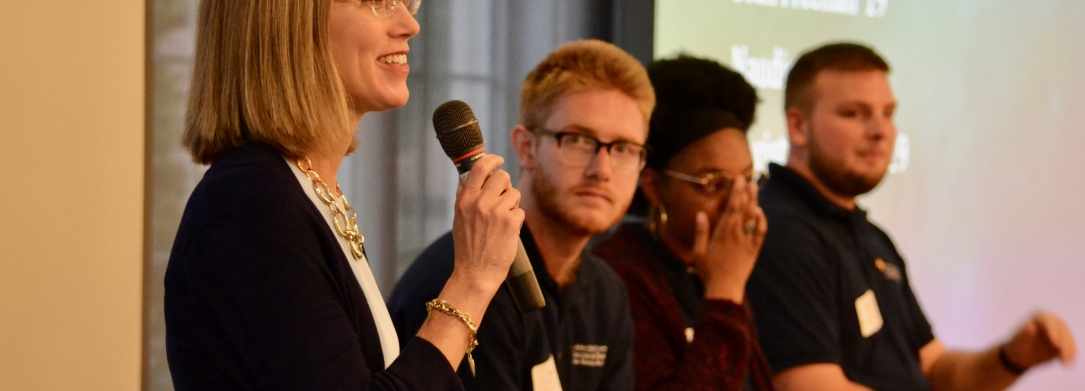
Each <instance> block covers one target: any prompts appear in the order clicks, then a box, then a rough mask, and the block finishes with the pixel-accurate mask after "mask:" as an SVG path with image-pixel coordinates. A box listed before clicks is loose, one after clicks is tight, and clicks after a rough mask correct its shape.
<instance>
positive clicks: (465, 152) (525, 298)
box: [433, 100, 546, 314]
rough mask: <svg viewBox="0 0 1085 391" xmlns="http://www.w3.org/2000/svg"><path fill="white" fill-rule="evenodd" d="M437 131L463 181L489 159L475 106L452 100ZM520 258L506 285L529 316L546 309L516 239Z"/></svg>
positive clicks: (436, 118) (437, 118) (438, 113)
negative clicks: (476, 166)
mask: <svg viewBox="0 0 1085 391" xmlns="http://www.w3.org/2000/svg"><path fill="white" fill-rule="evenodd" d="M433 129H435V130H436V131H437V140H438V141H440V142H441V149H444V151H445V154H446V155H448V157H449V158H451V159H452V163H453V164H455V165H456V170H457V171H458V172H459V173H460V182H463V181H464V180H466V179H467V173H469V172H471V167H472V166H474V165H475V161H476V160H478V159H481V158H482V157H483V156H486V147H485V146H484V145H483V144H482V128H480V127H479V125H478V119H476V118H475V113H474V112H472V111H471V106H468V105H467V103H464V102H463V101H460V100H450V101H448V102H445V103H443V104H441V105H440V106H438V107H437V110H434V111H433ZM516 243H517V245H518V247H517V248H516V258H515V259H513V261H512V267H511V268H509V276H508V278H506V279H505V285H507V286H508V287H509V291H511V292H512V298H513V300H514V301H515V302H516V307H518V308H520V312H522V313H525V314H526V313H528V312H532V311H535V310H538V309H540V308H542V307H544V306H546V299H545V298H543V295H542V289H540V288H539V280H537V279H536V278H535V270H534V269H532V268H531V261H529V260H528V259H527V252H526V251H524V243H523V241H521V240H520V239H519V238H517V239H516Z"/></svg>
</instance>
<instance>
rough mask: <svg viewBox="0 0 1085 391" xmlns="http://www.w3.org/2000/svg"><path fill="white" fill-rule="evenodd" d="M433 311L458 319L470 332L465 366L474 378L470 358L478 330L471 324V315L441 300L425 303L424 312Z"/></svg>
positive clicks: (476, 341) (473, 366)
mask: <svg viewBox="0 0 1085 391" xmlns="http://www.w3.org/2000/svg"><path fill="white" fill-rule="evenodd" d="M433 310H438V311H441V312H444V313H446V314H449V315H452V316H455V317H457V318H460V320H462V321H463V323H465V324H467V328H468V329H470V330H471V342H470V343H468V344H467V364H468V365H469V366H470V367H471V376H475V358H474V357H471V351H473V350H475V347H476V346H478V328H477V327H475V324H474V323H473V322H471V315H470V314H468V313H466V312H463V311H460V310H457V309H455V308H453V307H452V305H451V304H448V302H447V301H444V300H441V299H433V300H430V301H429V302H428V303H426V311H433Z"/></svg>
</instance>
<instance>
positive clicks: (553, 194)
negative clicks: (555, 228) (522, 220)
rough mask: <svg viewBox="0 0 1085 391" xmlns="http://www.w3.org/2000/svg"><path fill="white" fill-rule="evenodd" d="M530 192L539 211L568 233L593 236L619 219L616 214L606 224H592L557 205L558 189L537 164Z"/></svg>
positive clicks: (605, 229) (619, 215)
mask: <svg viewBox="0 0 1085 391" xmlns="http://www.w3.org/2000/svg"><path fill="white" fill-rule="evenodd" d="M531 194H532V196H533V197H535V203H536V205H538V207H539V213H542V215H543V216H546V218H548V219H550V220H553V221H555V222H557V223H558V224H561V226H562V227H563V228H565V230H566V231H568V232H569V233H572V234H574V235H577V236H595V235H599V234H601V233H604V232H606V231H607V230H608V229H610V227H611V226H612V225H614V224H616V223H618V220H620V219H621V214H618V216H616V217H615V218H614V220H613V221H610V222H609V223H608V224H606V225H602V226H600V225H599V224H592V222H590V221H588V220H586V219H584V218H583V217H581V216H577V215H576V214H575V213H572V212H570V211H569V210H567V209H565V208H563V207H562V205H559V204H558V202H557V198H558V194H559V190H558V189H557V188H556V187H555V186H554V183H553V181H551V180H550V176H549V175H548V173H547V172H546V169H544V168H542V167H541V166H537V167H536V168H535V170H534V171H533V172H532V175H531Z"/></svg>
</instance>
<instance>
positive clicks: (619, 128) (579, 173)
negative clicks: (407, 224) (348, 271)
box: [388, 41, 655, 391]
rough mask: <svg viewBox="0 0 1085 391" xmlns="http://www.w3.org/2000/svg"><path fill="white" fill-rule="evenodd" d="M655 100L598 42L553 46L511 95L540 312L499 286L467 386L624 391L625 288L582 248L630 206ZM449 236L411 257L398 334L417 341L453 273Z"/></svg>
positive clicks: (466, 373) (637, 73) (621, 56)
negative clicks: (522, 307) (431, 304)
mask: <svg viewBox="0 0 1085 391" xmlns="http://www.w3.org/2000/svg"><path fill="white" fill-rule="evenodd" d="M654 107H655V93H654V91H653V89H652V85H651V82H650V81H649V80H648V74H647V71H646V70H645V69H644V66H643V65H641V64H640V63H639V62H638V61H637V60H636V59H634V58H633V57H632V56H630V55H629V54H628V53H626V52H624V51H622V50H621V49H619V48H618V47H616V46H614V45H611V44H609V43H604V42H601V41H581V42H574V43H570V44H567V45H565V46H562V47H561V48H559V49H558V50H556V51H554V52H553V53H551V54H550V55H549V56H548V57H547V58H546V59H544V60H543V62H542V63H540V64H539V65H538V66H537V67H536V68H535V70H534V71H532V72H531V73H530V74H529V75H528V76H527V80H526V81H525V82H524V84H523V87H522V88H521V93H520V125H517V126H516V127H515V128H514V129H513V130H512V134H511V137H512V144H513V146H514V148H515V149H516V154H517V156H518V158H519V163H520V179H519V183H518V186H517V188H518V189H519V190H520V193H521V195H522V199H521V201H520V207H521V208H522V209H523V210H524V213H525V223H524V227H523V229H522V230H521V233H520V238H521V240H522V241H523V243H524V248H525V250H526V252H527V255H528V258H529V259H530V261H531V265H532V267H533V268H534V269H535V275H536V277H537V278H538V280H539V285H540V287H541V288H542V292H543V296H544V297H545V299H546V307H543V308H542V309H541V310H538V311H535V312H531V313H527V314H523V313H521V312H520V311H519V310H517V307H516V304H515V302H514V301H513V298H512V296H511V294H510V291H509V289H508V288H507V287H502V288H501V290H499V291H498V293H497V295H496V296H494V299H493V301H492V302H491V303H490V307H489V309H488V310H487V311H486V318H485V320H484V321H483V322H482V324H481V325H479V329H478V341H479V345H478V348H477V349H475V351H474V353H473V354H474V357H475V361H476V362H477V370H476V374H475V375H472V374H471V371H470V370H468V369H465V368H464V367H465V365H461V367H460V370H459V374H460V378H461V380H463V383H464V387H465V389H467V390H500V391H507V390H540V391H542V390H561V389H564V390H632V389H633V366H632V348H633V319H632V315H631V314H630V311H629V302H628V298H627V296H626V291H625V286H624V285H623V283H622V280H621V279H620V278H619V277H618V275H617V274H615V273H614V271H613V270H612V269H611V268H610V266H608V265H607V264H606V263H605V262H603V261H602V260H600V259H598V258H596V257H595V256H593V255H591V254H590V253H588V252H587V251H585V246H586V245H587V244H588V239H590V238H591V237H592V236H595V235H598V234H601V233H603V232H606V230H607V229H609V228H610V227H611V226H613V225H614V224H616V223H617V222H618V221H619V220H620V219H621V217H622V215H623V214H624V213H625V211H626V209H627V208H628V207H629V204H630V202H631V201H632V199H633V193H634V191H635V189H636V186H637V179H638V177H639V174H640V170H641V169H642V168H644V164H645V157H646V148H645V147H644V142H645V140H646V139H647V138H648V120H649V118H650V117H651V115H652V109H653V108H654ZM453 247H454V243H453V240H452V237H451V235H445V236H444V237H442V238H440V239H438V240H437V241H436V242H434V243H433V244H432V245H430V247H429V248H427V249H426V250H425V252H423V253H422V255H420V256H419V257H418V259H417V260H415V262H414V264H413V265H411V267H410V268H409V269H408V270H407V273H406V274H404V276H403V278H402V279H401V280H400V281H399V283H398V284H397V285H396V288H395V291H394V292H392V296H391V299H390V300H389V303H388V308H389V310H390V311H391V314H392V321H393V323H395V325H396V329H397V330H399V332H400V333H401V335H414V331H412V330H417V329H418V327H420V326H421V325H422V322H423V321H424V320H425V318H426V314H425V310H424V308H425V305H424V304H425V303H426V301H429V300H430V299H433V298H435V297H437V294H438V293H439V291H440V288H441V286H442V285H443V284H444V281H445V280H446V279H447V278H448V276H449V275H451V274H452V264H453V253H454V252H453Z"/></svg>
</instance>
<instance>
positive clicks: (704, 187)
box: [663, 169, 757, 196]
mask: <svg viewBox="0 0 1085 391" xmlns="http://www.w3.org/2000/svg"><path fill="white" fill-rule="evenodd" d="M663 175H666V176H669V177H671V178H675V179H681V180H683V181H686V182H689V183H692V184H695V185H698V186H697V187H698V188H700V189H701V191H702V192H704V193H705V194H708V195H711V196H718V195H723V194H727V193H730V192H731V187H733V186H734V185H735V177H734V176H733V175H731V174H728V173H726V172H723V171H712V172H709V173H706V174H704V175H702V176H693V175H689V174H685V173H681V172H678V171H674V170H670V169H664V170H663ZM743 176H745V177H746V178H747V181H746V182H747V183H756V182H757V178H754V172H753V170H748V171H746V173H745V174H744V175H743Z"/></svg>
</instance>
